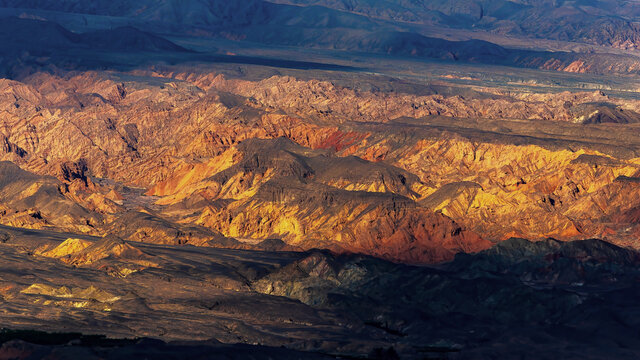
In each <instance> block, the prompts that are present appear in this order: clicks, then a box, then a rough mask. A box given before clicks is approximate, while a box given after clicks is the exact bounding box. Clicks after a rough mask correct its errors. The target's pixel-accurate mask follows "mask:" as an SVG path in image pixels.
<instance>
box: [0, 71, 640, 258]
mask: <svg viewBox="0 0 640 360" xmlns="http://www.w3.org/2000/svg"><path fill="white" fill-rule="evenodd" d="M135 76H138V77H131V75H127V76H124V75H122V74H115V73H113V74H104V73H83V74H68V75H65V76H62V77H61V76H53V75H49V74H35V75H32V76H29V77H27V78H24V79H22V80H21V81H8V80H6V81H3V83H2V89H3V92H2V94H3V95H2V101H1V102H0V106H1V107H2V109H3V117H2V129H3V130H2V136H3V139H4V140H2V141H3V144H4V145H3V147H2V148H1V150H2V156H1V157H2V159H5V160H10V161H13V162H14V163H15V164H17V165H19V166H20V167H22V168H23V169H25V170H28V171H31V172H34V173H38V174H40V175H50V176H52V177H48V178H47V177H39V176H36V175H24V176H25V177H26V180H24V181H22V182H21V183H20V184H22V185H20V186H21V187H20V189H18V188H17V187H16V186H18V185H15V184H13V185H11V186H12V187H11V189H14V190H15V191H14V190H11V191H7V195H6V198H5V200H3V203H2V213H3V215H2V217H1V218H0V220H1V221H2V222H3V223H4V224H9V225H16V226H27V227H32V228H56V229H59V230H66V231H80V232H83V233H89V234H94V235H101V236H102V235H107V234H113V235H116V236H118V237H120V238H123V239H128V240H135V241H142V242H156V243H165V244H186V243H188V244H193V245H206V246H217V247H221V246H226V247H233V248H251V247H253V246H258V245H257V244H259V243H260V242H262V241H263V240H267V239H270V240H275V239H280V240H283V241H284V243H282V244H279V245H277V246H276V245H274V244H271V245H269V246H276V247H277V248H281V249H285V248H291V249H293V248H296V249H300V248H313V247H325V248H330V249H334V250H338V251H355V252H364V253H369V254H375V255H379V256H383V257H386V258H389V259H394V260H402V261H411V262H423V261H441V260H445V259H450V258H451V257H452V256H453V254H454V253H456V252H458V251H470V252H473V251H477V250H481V249H483V248H486V247H487V246H489V244H490V243H489V241H500V240H504V239H507V238H509V237H511V236H521V237H527V238H532V239H536V238H545V237H549V236H552V237H556V238H559V239H575V238H581V237H603V238H609V239H611V240H612V241H616V242H619V243H622V244H630V245H634V244H635V240H634V239H635V238H634V236H635V235H634V234H635V232H636V230H635V226H634V225H633V219H635V215H634V214H635V213H634V211H635V208H636V207H638V206H640V204H638V203H637V202H635V200H633V199H635V197H634V196H633V194H635V192H637V189H636V188H637V186H636V182H635V181H634V180H633V179H635V177H636V172H637V170H638V168H637V166H638V163H639V162H638V160H637V159H635V158H636V157H637V156H638V155H640V146H639V144H640V141H638V139H636V137H634V135H633V134H632V133H630V132H629V131H625V128H623V127H622V126H627V127H631V128H633V127H634V126H635V125H634V123H635V122H636V121H637V120H638V115H637V112H636V111H637V110H638V108H639V107H640V105H639V103H638V102H637V101H635V100H623V99H617V98H612V97H609V96H607V95H605V94H603V93H601V92H591V93H557V94H528V93H511V94H500V93H498V92H496V91H492V92H487V93H484V95H482V96H470V97H469V98H467V97H462V96H444V95H423V96H417V95H411V94H398V93H382V92H371V91H364V90H358V89H351V88H344V87H340V86H337V85H334V84H332V83H330V82H327V81H316V80H312V81H301V80H296V79H293V78H290V77H272V78H268V79H265V80H261V81H248V80H237V79H227V78H225V77H223V76H220V75H218V74H215V73H212V74H194V73H186V72H180V71H164V70H163V71H157V72H140V71H138V72H135ZM433 114H439V115H433ZM468 117H470V118H472V119H467V118H468ZM502 119H505V120H502ZM524 120H526V121H524ZM536 122H537V123H536ZM602 123H619V124H621V125H615V126H617V127H613V128H611V127H609V128H607V129H605V128H604V127H601V126H600V125H599V124H602ZM258 139H263V140H258ZM621 141H623V143H621ZM6 166H9V165H8V164H7V165H6ZM12 166H13V165H12ZM16 169H17V168H16ZM12 171H18V170H12ZM20 174H27V173H25V172H20ZM54 177H55V178H54ZM56 178H57V179H56ZM43 186H44V187H43ZM47 189H49V190H47ZM617 191H622V192H623V193H624V194H631V195H630V196H627V197H626V198H624V197H622V196H617V197H616V195H615V194H616V193H617ZM19 194H21V195H19ZM38 194H44V195H38ZM45 195H46V196H45ZM38 196H45V198H46V199H47V200H46V202H43V200H40V201H39V202H38V201H36V200H37V197H38ZM23 199H36V200H33V201H31V200H30V202H25V201H23ZM605 203H606V204H607V205H606V206H605V205H604V204H605ZM52 204H57V205H55V206H54V205H52ZM52 206H53V207H52ZM61 206H62V207H61ZM63 207H64V209H67V208H68V209H67V210H64V212H65V214H67V216H63V217H56V216H54V213H55V211H62V210H61V209H63ZM72 208H73V209H75V210H73V211H72V210H71V209H72ZM54 209H55V211H54ZM232 238H235V240H234V239H232ZM265 244H266V243H265ZM264 246H267V245H264Z"/></svg>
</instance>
